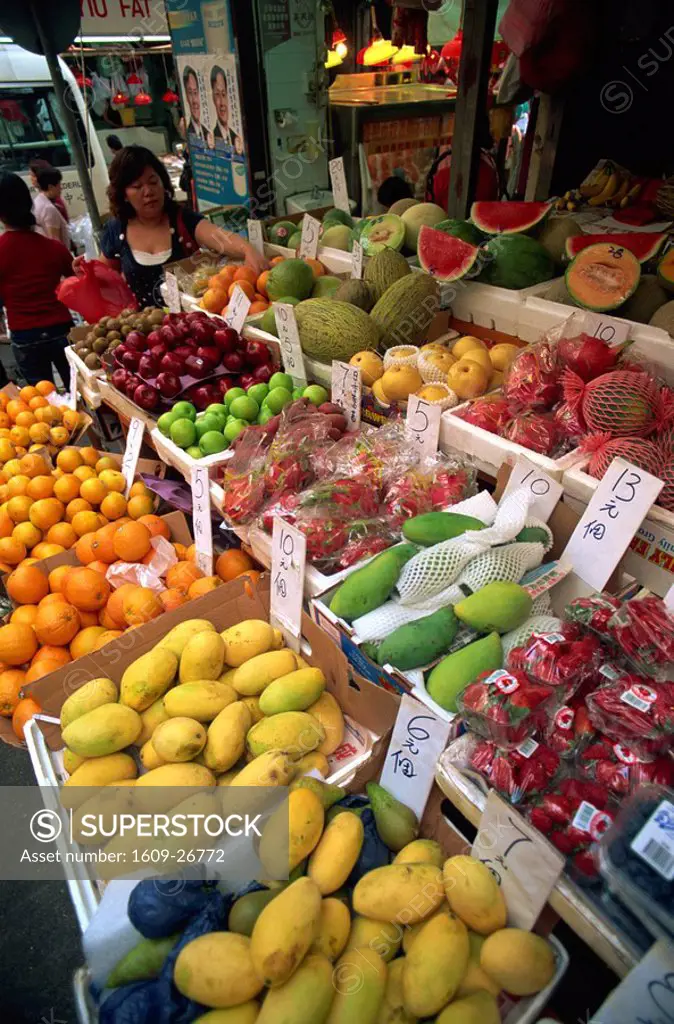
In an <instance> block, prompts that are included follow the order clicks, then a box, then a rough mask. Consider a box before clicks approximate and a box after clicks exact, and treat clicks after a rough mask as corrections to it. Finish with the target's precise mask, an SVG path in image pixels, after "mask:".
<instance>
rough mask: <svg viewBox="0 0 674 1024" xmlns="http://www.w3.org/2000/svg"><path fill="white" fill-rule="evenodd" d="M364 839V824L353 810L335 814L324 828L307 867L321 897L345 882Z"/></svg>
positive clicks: (334, 890)
mask: <svg viewBox="0 0 674 1024" xmlns="http://www.w3.org/2000/svg"><path fill="white" fill-rule="evenodd" d="M363 836H364V831H363V823H362V821H361V820H360V818H359V817H358V815H357V814H354V813H353V812H352V811H344V812H343V813H342V814H338V815H337V817H336V818H333V819H332V821H331V822H330V824H329V825H328V827H327V828H326V830H325V832H324V833H323V835H322V836H321V839H320V842H319V844H318V846H317V847H316V849H315V850H314V852H313V853H312V854H311V857H310V858H309V864H308V866H307V874H308V876H309V878H312V879H313V880H314V882H315V883H316V885H317V886H318V888H319V889H320V891H321V893H322V894H323V895H324V896H326V895H328V894H329V893H331V892H336V891H337V889H339V888H340V887H341V886H342V885H344V883H345V882H346V880H347V878H348V877H349V875H350V874H351V871H352V870H353V867H354V865H355V863H356V861H357V860H358V857H359V856H360V851H361V848H362V845H363Z"/></svg>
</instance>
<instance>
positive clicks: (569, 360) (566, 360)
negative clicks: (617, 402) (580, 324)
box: [558, 332, 618, 381]
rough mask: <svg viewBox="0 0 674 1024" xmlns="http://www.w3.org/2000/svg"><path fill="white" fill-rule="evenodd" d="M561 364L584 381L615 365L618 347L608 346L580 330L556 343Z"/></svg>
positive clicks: (599, 339) (592, 378)
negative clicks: (578, 332) (571, 336)
mask: <svg viewBox="0 0 674 1024" xmlns="http://www.w3.org/2000/svg"><path fill="white" fill-rule="evenodd" d="M558 352H559V358H560V361H561V363H562V366H564V367H566V368H568V369H569V370H573V372H574V373H577V374H578V376H579V377H582V378H583V380H585V381H590V380H594V378H595V377H599V376H600V375H601V374H602V373H606V372H607V371H608V370H610V369H611V368H612V367H614V366H615V364H616V362H617V359H618V349H616V348H609V346H608V345H607V344H606V342H605V341H602V340H601V338H594V337H593V336H592V335H591V334H585V332H582V333H581V334H578V335H577V336H576V337H575V338H562V339H561V341H560V342H559V344H558Z"/></svg>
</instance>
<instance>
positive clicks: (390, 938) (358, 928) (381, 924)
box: [340, 815, 403, 963]
mask: <svg viewBox="0 0 674 1024" xmlns="http://www.w3.org/2000/svg"><path fill="white" fill-rule="evenodd" d="M340 817H341V815H340ZM402 938H403V929H402V927H401V926H400V925H398V924H395V922H390V921H376V920H375V919H374V918H370V917H360V916H356V917H354V919H353V921H352V922H351V931H350V932H349V939H348V942H347V947H346V948H347V949H358V948H360V947H363V946H367V948H368V949H372V950H374V952H375V953H378V954H379V956H380V957H381V958H382V960H383V961H384V962H385V963H388V961H389V960H392V959H393V957H394V956H395V955H396V953H397V952H398V950H399V949H400V943H401V941H402Z"/></svg>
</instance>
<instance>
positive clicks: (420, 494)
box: [384, 454, 477, 528]
mask: <svg viewBox="0 0 674 1024" xmlns="http://www.w3.org/2000/svg"><path fill="white" fill-rule="evenodd" d="M476 476H477V474H476V471H475V468H474V467H473V466H472V465H469V464H468V463H467V461H466V460H464V459H459V458H456V457H452V456H447V455H441V454H438V455H435V456H433V457H432V458H427V459H424V460H423V461H422V462H420V463H419V464H418V465H417V466H412V467H410V468H409V469H408V470H406V471H405V472H404V473H403V474H402V476H400V477H399V478H398V479H397V480H394V481H393V482H392V483H390V484H389V485H388V486H387V487H386V488H385V492H384V511H385V513H386V515H387V516H389V517H390V518H391V519H392V520H393V523H394V525H396V526H398V527H399V528H400V527H401V526H402V524H403V523H404V522H405V520H407V519H411V518H412V517H414V516H418V515H422V514H423V513H424V512H441V511H443V510H444V509H447V508H449V507H450V506H452V505H456V504H458V503H459V502H460V501H463V500H465V499H466V498H468V497H470V496H471V495H472V494H474V493H475V480H476Z"/></svg>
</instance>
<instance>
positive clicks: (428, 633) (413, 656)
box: [377, 605, 459, 672]
mask: <svg viewBox="0 0 674 1024" xmlns="http://www.w3.org/2000/svg"><path fill="white" fill-rule="evenodd" d="M458 631H459V623H458V620H457V618H456V615H455V614H454V609H453V608H452V607H451V605H450V606H448V607H447V608H439V609H438V611H437V612H433V613H432V614H431V615H425V616H424V617H423V619H417V620H416V622H408V623H407V624H406V625H404V626H399V627H398V629H394V630H393V632H392V633H390V634H389V635H388V636H387V637H386V639H385V640H383V641H382V643H381V644H380V645H379V648H378V650H377V662H378V664H379V665H394V666H395V668H399V669H400V670H401V671H402V672H405V671H406V670H407V669H410V668H419V666H420V665H428V664H429V662H431V661H435V659H436V658H439V657H440V655H441V654H446V652H447V651H448V650H449V648H450V647H451V646H452V644H453V642H454V638H455V636H456V634H457V633H458Z"/></svg>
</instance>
